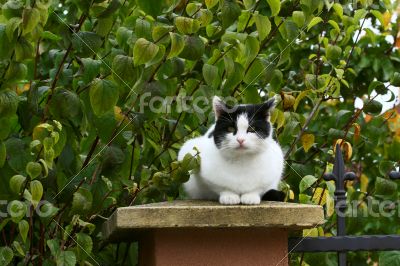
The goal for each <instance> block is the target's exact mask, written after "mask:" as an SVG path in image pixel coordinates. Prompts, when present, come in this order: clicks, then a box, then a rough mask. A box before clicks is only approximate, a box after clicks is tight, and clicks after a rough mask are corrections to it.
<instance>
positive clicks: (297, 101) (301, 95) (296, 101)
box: [293, 90, 312, 111]
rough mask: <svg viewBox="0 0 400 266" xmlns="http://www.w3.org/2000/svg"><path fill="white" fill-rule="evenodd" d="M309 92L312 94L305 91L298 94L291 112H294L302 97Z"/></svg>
mask: <svg viewBox="0 0 400 266" xmlns="http://www.w3.org/2000/svg"><path fill="white" fill-rule="evenodd" d="M311 92H312V90H305V91H302V92H300V94H299V95H297V97H296V100H295V101H294V105H293V110H295V111H296V109H297V107H298V106H299V104H300V102H301V100H303V99H304V97H306V96H307V95H308V94H310V93H311Z"/></svg>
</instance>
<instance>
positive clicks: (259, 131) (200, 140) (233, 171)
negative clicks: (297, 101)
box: [178, 96, 284, 205]
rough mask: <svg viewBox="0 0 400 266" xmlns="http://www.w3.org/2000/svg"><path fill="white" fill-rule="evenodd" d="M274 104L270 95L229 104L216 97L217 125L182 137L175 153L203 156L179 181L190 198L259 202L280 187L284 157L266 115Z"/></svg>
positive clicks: (179, 156)
mask: <svg viewBox="0 0 400 266" xmlns="http://www.w3.org/2000/svg"><path fill="white" fill-rule="evenodd" d="M274 105H275V101H274V99H270V100H268V101H266V102H264V103H262V104H246V105H236V106H232V107H231V106H228V105H227V104H226V103H224V102H223V101H222V100H221V99H220V98H219V97H218V96H214V98H213V110H214V114H215V119H216V122H215V124H214V125H212V126H211V127H210V129H209V130H208V131H207V132H206V133H205V134H204V135H203V136H201V137H197V138H194V139H190V140H188V141H186V142H185V143H184V144H183V146H182V147H181V149H180V151H179V153H178V160H182V159H183V157H184V156H185V155H186V154H187V153H191V154H192V155H195V154H197V153H198V152H199V155H200V158H201V163H200V170H199V171H198V172H192V173H191V174H190V178H189V180H188V181H187V182H186V183H184V184H183V186H184V190H185V192H186V193H187V195H188V196H189V198H191V199H207V200H218V201H219V202H220V203H221V204H226V205H231V204H240V203H242V204H260V202H261V198H262V196H263V195H264V194H265V193H266V192H267V191H271V190H277V189H278V185H279V182H280V180H281V177H282V174H283V170H284V166H283V165H284V157H283V152H282V149H281V147H280V145H279V144H278V143H277V142H276V141H275V140H274V139H273V138H272V133H273V128H272V125H271V123H270V121H269V117H270V114H271V111H272V110H273V108H274ZM194 147H196V149H197V151H196V150H195V149H194ZM267 194H270V195H271V193H267ZM272 194H274V193H272Z"/></svg>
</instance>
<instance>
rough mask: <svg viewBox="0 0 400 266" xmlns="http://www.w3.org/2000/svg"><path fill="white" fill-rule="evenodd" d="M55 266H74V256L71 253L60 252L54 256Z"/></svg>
mask: <svg viewBox="0 0 400 266" xmlns="http://www.w3.org/2000/svg"><path fill="white" fill-rule="evenodd" d="M56 264H57V266H75V264H76V256H75V253H74V252H73V251H69V250H68V251H63V250H61V251H60V252H59V253H58V254H57V256H56Z"/></svg>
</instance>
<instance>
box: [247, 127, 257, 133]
mask: <svg viewBox="0 0 400 266" xmlns="http://www.w3.org/2000/svg"><path fill="white" fill-rule="evenodd" d="M247 132H250V133H254V132H256V131H255V129H254V128H253V127H249V128H248V129H247Z"/></svg>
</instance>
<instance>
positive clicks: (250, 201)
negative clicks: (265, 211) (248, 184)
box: [240, 193, 261, 205]
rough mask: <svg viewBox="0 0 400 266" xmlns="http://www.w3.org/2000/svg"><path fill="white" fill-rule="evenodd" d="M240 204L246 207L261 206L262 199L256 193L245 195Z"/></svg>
mask: <svg viewBox="0 0 400 266" xmlns="http://www.w3.org/2000/svg"><path fill="white" fill-rule="evenodd" d="M240 202H241V203H242V204H246V205H255V204H260V202H261V198H260V195H258V194H254V193H249V194H243V195H242V196H241V197H240Z"/></svg>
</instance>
